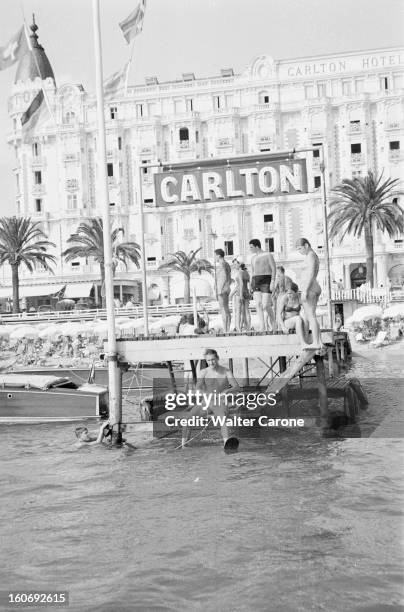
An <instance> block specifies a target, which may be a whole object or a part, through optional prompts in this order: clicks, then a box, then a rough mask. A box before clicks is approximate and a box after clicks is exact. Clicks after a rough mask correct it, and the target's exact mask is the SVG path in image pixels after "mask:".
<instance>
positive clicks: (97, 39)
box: [93, 0, 122, 435]
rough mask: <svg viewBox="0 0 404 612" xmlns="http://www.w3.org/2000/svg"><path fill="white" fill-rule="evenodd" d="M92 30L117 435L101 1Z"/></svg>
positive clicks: (114, 414) (117, 415)
mask: <svg viewBox="0 0 404 612" xmlns="http://www.w3.org/2000/svg"><path fill="white" fill-rule="evenodd" d="M93 28H94V51H95V73H96V94H97V124H98V139H97V149H98V176H99V181H98V182H99V185H100V192H99V195H100V200H101V206H102V212H103V215H102V218H103V237H104V268H105V301H106V309H107V327H108V345H107V346H108V351H107V355H106V359H107V361H108V387H109V411H110V423H111V424H112V425H114V424H117V425H118V435H119V434H120V425H121V421H122V401H121V389H120V385H119V368H118V354H117V343H116V336H115V311H114V308H115V304H114V284H113V283H114V279H113V269H112V242H111V227H110V225H111V224H110V216H109V192H108V177H107V156H106V137H105V116H104V90H103V78H102V46H101V27H100V6H99V0H93Z"/></svg>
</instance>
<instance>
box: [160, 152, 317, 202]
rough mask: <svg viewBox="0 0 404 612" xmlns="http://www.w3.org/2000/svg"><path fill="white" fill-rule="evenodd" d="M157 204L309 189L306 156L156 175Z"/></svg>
mask: <svg viewBox="0 0 404 612" xmlns="http://www.w3.org/2000/svg"><path fill="white" fill-rule="evenodd" d="M154 187H155V190H156V205H157V206H166V205H167V204H171V205H177V206H178V205H181V204H197V203H200V202H220V201H221V200H237V199H240V198H248V199H251V198H268V197H276V196H281V195H288V194H295V193H307V171H306V160H305V159H294V160H290V159H285V160H282V161H279V160H274V161H270V160H260V161H257V160H255V161H248V163H242V164H237V163H235V164H233V163H231V164H228V165H223V166H217V167H211V166H210V167H205V168H204V167H203V166H202V164H201V166H200V167H198V168H195V169H192V170H187V169H186V170H180V171H173V172H161V173H158V174H155V175H154Z"/></svg>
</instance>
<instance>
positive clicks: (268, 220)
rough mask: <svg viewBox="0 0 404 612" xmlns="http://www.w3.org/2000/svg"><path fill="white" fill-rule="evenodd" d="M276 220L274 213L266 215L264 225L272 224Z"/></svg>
mask: <svg viewBox="0 0 404 612" xmlns="http://www.w3.org/2000/svg"><path fill="white" fill-rule="evenodd" d="M273 220H274V216H273V214H272V213H269V214H267V215H264V223H272V222H273Z"/></svg>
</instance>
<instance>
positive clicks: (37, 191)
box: [32, 183, 45, 198]
mask: <svg viewBox="0 0 404 612" xmlns="http://www.w3.org/2000/svg"><path fill="white" fill-rule="evenodd" d="M44 193H45V185H43V184H42V183H40V184H39V185H33V187H32V195H33V196H34V197H35V198H37V197H40V196H43V195H44Z"/></svg>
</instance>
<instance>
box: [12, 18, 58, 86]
mask: <svg viewBox="0 0 404 612" xmlns="http://www.w3.org/2000/svg"><path fill="white" fill-rule="evenodd" d="M30 29H31V31H32V34H30V37H29V38H30V43H31V47H32V51H30V50H29V49H27V52H26V53H25V55H23V56H22V58H21V59H20V63H19V64H18V69H17V74H16V75H15V80H14V83H18V81H28V80H30V81H33V80H34V79H36V78H37V77H39V78H40V79H42V80H43V79H47V78H49V77H50V78H51V79H53V81H54V82H55V77H54V74H53V70H52V66H51V65H50V63H49V60H48V58H47V55H46V53H45V50H44V48H43V47H42V45H40V44H39V42H38V36H37V34H36V31H37V29H38V26H37V25H36V23H35V16H34V15H32V25H31V26H30Z"/></svg>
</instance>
